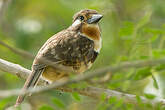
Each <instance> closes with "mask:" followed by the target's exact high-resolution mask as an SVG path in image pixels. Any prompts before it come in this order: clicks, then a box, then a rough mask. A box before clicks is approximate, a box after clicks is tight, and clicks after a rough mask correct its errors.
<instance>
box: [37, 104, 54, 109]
mask: <svg viewBox="0 0 165 110" xmlns="http://www.w3.org/2000/svg"><path fill="white" fill-rule="evenodd" d="M39 110H54V109H53V108H52V107H50V106H48V105H43V106H42V107H40V108H39Z"/></svg>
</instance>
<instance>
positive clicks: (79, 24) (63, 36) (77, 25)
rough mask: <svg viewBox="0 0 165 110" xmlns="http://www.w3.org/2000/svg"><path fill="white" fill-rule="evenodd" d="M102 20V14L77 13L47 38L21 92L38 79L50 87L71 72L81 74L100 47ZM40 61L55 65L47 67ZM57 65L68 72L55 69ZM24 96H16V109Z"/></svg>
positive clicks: (90, 63)
mask: <svg viewBox="0 0 165 110" xmlns="http://www.w3.org/2000/svg"><path fill="white" fill-rule="evenodd" d="M102 17H103V15H102V14H99V13H98V12H97V11H96V10H92V9H83V10H80V11H79V12H77V13H76V14H75V15H74V16H73V21H72V24H71V25H70V26H69V27H68V28H66V29H64V30H62V31H60V32H58V33H57V34H55V35H53V36H52V37H50V38H49V39H48V40H47V41H46V42H45V44H44V45H43V46H42V47H41V48H40V50H39V51H38V53H37V55H36V57H35V58H34V61H33V64H32V72H31V74H30V75H29V76H28V78H27V80H26V82H25V84H24V86H23V88H22V90H27V89H29V88H32V87H35V86H36V85H37V83H38V80H39V78H40V77H42V78H43V79H45V80H46V81H48V82H49V84H51V83H53V82H55V81H57V80H60V79H63V78H64V79H65V78H66V79H67V78H68V77H69V75H70V74H71V71H72V73H73V74H81V73H83V72H85V71H86V70H88V69H89V68H90V67H91V66H92V64H93V63H94V61H95V60H96V58H97V56H98V55H99V53H100V50H101V47H102V38H101V29H100V25H99V21H100V20H101V19H102ZM43 59H45V60H46V61H49V62H52V63H54V64H55V65H54V66H53V65H49V64H46V63H44V62H43ZM56 66H59V67H63V68H67V69H66V70H65V69H62V68H55V67H56ZM25 96H26V95H19V96H18V98H17V100H16V104H15V106H18V105H20V104H21V103H22V102H23V100H24V98H25Z"/></svg>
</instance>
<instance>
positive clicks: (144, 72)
mask: <svg viewBox="0 0 165 110" xmlns="http://www.w3.org/2000/svg"><path fill="white" fill-rule="evenodd" d="M149 75H151V68H150V67H147V68H143V69H139V70H138V71H137V72H136V75H135V77H134V80H141V79H144V78H146V77H148V76H149Z"/></svg>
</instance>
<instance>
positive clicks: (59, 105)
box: [52, 98, 65, 108]
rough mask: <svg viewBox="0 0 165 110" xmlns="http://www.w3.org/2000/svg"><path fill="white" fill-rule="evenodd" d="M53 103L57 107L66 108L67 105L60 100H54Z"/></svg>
mask: <svg viewBox="0 0 165 110" xmlns="http://www.w3.org/2000/svg"><path fill="white" fill-rule="evenodd" d="M52 101H53V103H54V104H55V105H56V106H57V107H59V108H65V105H64V104H63V102H62V101H61V100H60V99H57V98H53V99H52Z"/></svg>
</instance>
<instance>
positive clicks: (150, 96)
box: [144, 94, 156, 99]
mask: <svg viewBox="0 0 165 110" xmlns="http://www.w3.org/2000/svg"><path fill="white" fill-rule="evenodd" d="M144 96H145V97H146V98H147V99H154V98H155V97H156V96H155V95H153V94H144Z"/></svg>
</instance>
